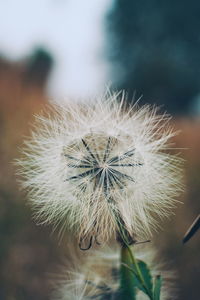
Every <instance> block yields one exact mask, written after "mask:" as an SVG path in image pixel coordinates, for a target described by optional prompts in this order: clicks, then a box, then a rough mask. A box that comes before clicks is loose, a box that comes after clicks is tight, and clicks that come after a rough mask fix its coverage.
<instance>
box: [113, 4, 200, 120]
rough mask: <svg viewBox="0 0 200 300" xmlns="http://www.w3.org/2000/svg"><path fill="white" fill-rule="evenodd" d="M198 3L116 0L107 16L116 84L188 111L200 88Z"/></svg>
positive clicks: (152, 100) (172, 108)
mask: <svg viewBox="0 0 200 300" xmlns="http://www.w3.org/2000/svg"><path fill="white" fill-rule="evenodd" d="M199 11H200V2H199V1H197V0H191V1H190V2H188V1H186V0H182V1H180V0H176V1H173V3H172V2H171V1H164V0H159V1H158V0H152V1H147V0H140V1H132V0H126V1H122V0H116V1H115V5H114V7H113V9H112V10H111V11H110V13H109V15H108V17H107V26H108V34H109V35H110V38H111V40H112V42H111V43H110V45H109V47H110V48H109V49H108V56H109V59H110V61H111V63H112V71H111V72H112V78H114V80H113V84H114V86H115V87H117V88H119V89H126V90H127V91H128V92H129V95H131V94H132V93H133V92H134V91H136V92H137V94H138V96H140V95H141V94H143V95H144V98H143V99H142V100H141V102H146V100H148V102H150V103H157V104H159V105H163V104H164V109H167V110H168V111H170V112H171V113H176V114H179V113H187V112H188V110H189V108H190V105H191V101H192V100H193V99H195V97H196V96H197V95H198V94H199V92H200V59H199V53H200V35H199V28H200V18H199Z"/></svg>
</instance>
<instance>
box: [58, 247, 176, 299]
mask: <svg viewBox="0 0 200 300" xmlns="http://www.w3.org/2000/svg"><path fill="white" fill-rule="evenodd" d="M135 249H137V250H135ZM135 249H134V252H135V257H136V259H139V260H142V261H144V262H145V263H146V264H147V265H148V267H149V269H150V271H151V274H152V276H153V278H155V276H157V275H160V276H161V277H162V287H161V298H160V299H161V300H169V299H176V293H177V290H176V288H175V285H176V284H175V281H176V275H175V272H174V271H168V270H166V269H165V263H157V253H156V251H155V249H154V248H153V247H149V246H142V247H140V246H137V247H136V248H135ZM61 278H62V280H59V281H58V282H57V284H56V289H55V291H54V293H53V296H52V299H53V300H76V299H77V300H78V299H81V300H82V299H83V300H89V299H90V300H91V299H98V300H112V299H119V298H117V297H116V296H117V295H119V290H120V251H119V249H118V250H116V249H115V251H114V249H111V248H108V247H105V248H104V249H101V250H98V251H94V252H93V254H92V255H91V253H90V255H89V256H88V257H87V259H86V260H85V262H84V264H82V265H81V264H80V265H79V267H78V269H77V270H76V272H74V271H67V272H63V273H62V276H61ZM172 295H173V297H172ZM148 299H149V298H148V296H146V295H145V294H144V293H143V292H141V291H139V290H138V289H137V290H136V300H148Z"/></svg>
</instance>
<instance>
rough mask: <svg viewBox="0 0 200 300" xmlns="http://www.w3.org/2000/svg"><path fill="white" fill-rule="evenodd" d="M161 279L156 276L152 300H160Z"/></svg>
mask: <svg viewBox="0 0 200 300" xmlns="http://www.w3.org/2000/svg"><path fill="white" fill-rule="evenodd" d="M161 285H162V278H161V276H160V275H158V276H156V278H155V282H154V289H153V300H160V292H161Z"/></svg>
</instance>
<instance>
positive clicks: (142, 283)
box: [125, 245, 153, 300]
mask: <svg viewBox="0 0 200 300" xmlns="http://www.w3.org/2000/svg"><path fill="white" fill-rule="evenodd" d="M125 247H126V248H127V251H128V253H129V255H130V258H131V262H132V264H133V265H134V266H135V269H136V274H137V278H138V279H139V281H140V283H141V285H142V286H143V288H144V290H145V291H146V294H147V295H148V296H149V298H150V299H151V300H153V298H152V295H151V293H150V291H149V289H148V288H147V287H146V284H145V281H144V278H143V276H142V273H141V271H140V268H139V266H138V263H137V261H136V259H135V257H134V255H133V252H132V250H131V248H130V246H129V245H126V246H125Z"/></svg>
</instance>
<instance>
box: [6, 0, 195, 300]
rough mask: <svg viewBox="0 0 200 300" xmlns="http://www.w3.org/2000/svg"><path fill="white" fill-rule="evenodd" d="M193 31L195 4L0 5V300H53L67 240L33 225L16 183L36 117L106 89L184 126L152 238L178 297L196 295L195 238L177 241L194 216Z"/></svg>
mask: <svg viewBox="0 0 200 300" xmlns="http://www.w3.org/2000/svg"><path fill="white" fill-rule="evenodd" d="M199 28H200V3H199V1H198V0H191V1H186V0H182V1H180V0H175V1H173V3H172V2H171V1H161V0H159V1H158V0H152V1H146V0H140V1H132V0H126V1H122V0H115V1H114V0H112V1H111V0H110V1H109V0H96V1H93V0H91V1H90V0H85V1H81V0H57V1H55V0H48V1H47V0H44V1H39V0H35V1H25V0H18V1H14V0H7V1H1V2H0V153H1V156H0V166H1V167H0V299H1V300H32V299H33V300H35V299H37V300H48V299H50V295H51V290H52V284H51V280H52V278H53V274H54V273H56V270H57V266H59V265H63V257H65V259H67V257H68V253H69V248H70V245H71V244H72V239H71V238H70V236H69V235H66V236H65V237H64V238H63V240H62V241H61V242H60V241H59V240H58V238H57V234H56V233H52V228H51V227H50V226H49V227H48V226H46V227H44V226H37V225H36V224H35V222H34V221H33V220H32V217H31V208H30V207H29V206H28V205H27V199H26V196H25V194H24V193H22V192H20V191H19V187H18V184H17V182H16V176H15V167H14V165H13V163H12V162H13V160H14V159H16V158H17V157H19V155H20V154H19V147H20V146H21V145H22V143H23V139H24V136H28V135H29V133H30V130H29V125H30V123H31V122H32V120H33V115H34V114H37V113H38V112H40V110H41V109H42V108H43V107H44V105H45V104H46V103H48V101H54V99H56V100H57V101H65V99H67V98H69V97H70V98H72V99H78V98H81V99H87V98H88V97H93V96H94V95H95V94H99V93H101V92H103V91H104V89H105V86H107V85H109V86H110V87H111V88H114V89H126V90H127V91H128V93H129V99H130V101H131V100H132V98H133V96H135V97H136V98H138V97H140V96H141V95H143V97H142V99H141V100H140V103H141V104H143V103H151V104H154V103H156V104H158V105H159V106H160V109H161V111H162V110H163V111H167V112H169V113H171V114H172V115H173V118H172V121H171V122H172V123H173V125H174V127H175V128H177V129H178V130H180V134H179V135H178V136H177V137H176V138H174V143H175V147H177V148H183V149H182V150H180V152H181V156H182V157H183V158H184V159H185V184H186V189H185V193H184V195H183V196H182V197H181V199H180V200H181V201H182V204H179V205H178V207H177V209H176V210H175V211H174V215H173V216H172V218H171V219H170V220H168V221H166V222H165V223H164V224H163V230H162V231H161V232H158V233H157V234H155V235H154V237H153V241H154V243H155V244H156V245H157V248H158V249H159V253H160V256H161V257H163V258H164V260H166V261H168V260H169V261H170V266H172V267H173V269H175V270H176V271H177V275H178V279H177V282H176V285H177V288H178V294H177V295H178V296H177V299H179V300H189V299H190V300H193V299H194V300H197V299H199V294H200V290H199V283H200V282H199V278H200V261H199V250H200V235H199V232H198V233H197V234H196V235H195V236H194V237H193V238H192V239H191V241H189V242H188V244H186V245H184V246H183V245H182V238H183V235H184V233H185V231H186V230H187V229H188V227H189V226H190V224H191V223H192V221H193V220H194V218H195V217H196V216H197V214H198V213H199V211H200V207H199V206H200V205H199V201H200V156H199V153H200V31H199ZM77 253H79V251H78V249H77ZM79 255H80V253H79Z"/></svg>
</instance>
